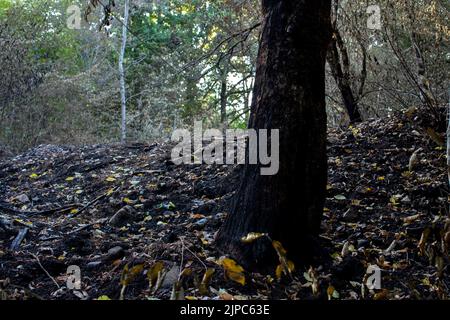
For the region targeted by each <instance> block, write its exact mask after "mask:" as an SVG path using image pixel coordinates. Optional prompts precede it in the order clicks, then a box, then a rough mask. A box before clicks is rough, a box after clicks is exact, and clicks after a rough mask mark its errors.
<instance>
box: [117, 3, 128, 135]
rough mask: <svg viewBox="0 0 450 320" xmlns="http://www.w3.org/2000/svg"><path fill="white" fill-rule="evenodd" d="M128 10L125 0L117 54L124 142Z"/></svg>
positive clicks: (125, 129)
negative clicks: (124, 66)
mask: <svg viewBox="0 0 450 320" xmlns="http://www.w3.org/2000/svg"><path fill="white" fill-rule="evenodd" d="M129 11H130V6H129V0H125V8H124V16H123V26H122V44H121V47H120V54H119V81H120V102H121V109H122V110H121V111H122V121H121V135H120V141H121V142H122V143H124V142H125V140H126V138H127V127H126V126H127V102H126V101H127V96H126V89H125V71H124V68H123V61H124V58H125V49H126V47H127V31H128V30H127V29H128V14H129Z"/></svg>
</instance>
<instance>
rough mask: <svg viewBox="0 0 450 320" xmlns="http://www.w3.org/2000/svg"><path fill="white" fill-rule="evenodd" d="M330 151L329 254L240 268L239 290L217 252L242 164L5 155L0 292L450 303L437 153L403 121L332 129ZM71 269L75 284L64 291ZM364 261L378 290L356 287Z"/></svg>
mask: <svg viewBox="0 0 450 320" xmlns="http://www.w3.org/2000/svg"><path fill="white" fill-rule="evenodd" d="M328 148H329V183H328V187H327V189H328V196H327V203H326V208H325V210H324V220H323V226H322V233H321V235H320V239H321V244H322V246H323V249H324V250H323V252H324V253H325V256H323V257H319V258H318V259H316V260H317V261H315V263H314V264H313V265H311V266H296V270H295V271H293V272H292V274H291V275H289V274H287V275H284V276H282V277H281V278H278V277H277V276H276V274H275V268H274V272H273V273H272V274H258V273H250V272H247V271H244V272H243V275H244V276H245V279H246V283H245V285H242V284H239V283H237V282H239V281H233V277H230V275H229V274H228V276H226V275H225V274H226V273H227V272H226V271H227V270H226V269H224V267H223V266H222V265H221V264H220V261H219V260H220V257H221V256H222V255H223V253H220V252H218V251H217V250H216V248H215V246H214V235H215V233H216V232H217V230H218V229H219V228H220V226H221V224H222V222H223V219H224V218H225V217H226V215H227V212H228V206H229V203H230V199H232V196H233V193H234V192H235V190H236V189H237V185H238V183H239V179H238V178H239V168H238V167H232V166H218V165H215V166H214V165H191V166H185V165H183V166H176V165H174V164H173V163H172V162H171V160H170V150H171V146H170V144H165V143H161V144H153V145H148V144H140V143H135V144H129V145H119V144H117V145H116V144H108V145H92V146H85V147H75V146H53V145H42V146H39V147H36V148H34V149H31V150H29V151H28V152H26V153H24V154H21V155H19V156H16V157H14V158H8V159H3V160H2V161H1V162H0V195H1V196H0V298H3V299H75V300H77V299H84V300H87V299H98V298H99V297H100V298H101V299H119V298H123V299H142V300H146V299H171V298H172V299H174V298H185V299H192V300H194V299H226V300H230V299H302V300H304V299H370V300H372V299H375V300H380V299H448V298H449V292H450V291H449V286H450V277H449V273H450V270H449V267H448V265H449V259H448V247H449V245H450V233H449V231H450V224H449V223H448V216H449V213H448V200H449V199H448V195H449V189H448V186H447V172H446V164H445V163H446V158H445V151H444V149H443V148H442V147H439V146H436V145H435V144H434V143H433V141H431V140H429V139H428V138H427V137H426V136H424V135H423V134H421V133H420V132H419V130H417V129H415V128H414V126H412V124H410V123H409V122H408V121H406V120H405V119H403V118H402V117H395V118H387V119H381V120H374V121H370V122H365V123H362V124H360V125H357V126H353V127H350V128H349V129H346V130H330V132H329V147H328ZM413 155H414V156H413ZM299 192H301V191H300V190H299ZM287 257H289V253H287ZM236 263H237V264H239V261H236ZM158 265H160V266H162V268H161V270H160V272H159V273H157V274H156V278H158V280H156V282H158V283H157V284H155V279H156V278H154V277H153V276H152V275H153V274H154V272H155V270H156V269H157V268H158ZM70 266H76V267H79V270H80V271H81V279H80V280H81V287H77V286H75V287H73V286H70V285H69V286H68V280H69V284H70V280H71V279H73V278H72V277H71V276H70V274H68V272H67V271H68V268H69V267H70ZM180 266H182V268H180ZM370 266H372V268H373V266H376V267H377V268H379V269H380V271H381V283H380V286H379V287H378V288H374V289H369V288H367V287H366V286H365V285H364V284H365V282H366V280H367V279H368V277H369V276H368V275H367V274H366V272H367V269H368V268H369V267H370ZM72 268H73V267H72ZM69 270H70V268H69ZM183 270H184V271H183ZM206 270H214V274H213V275H212V277H211V279H210V281H208V279H204V274H205V272H206ZM210 272H212V271H210ZM158 274H159V276H158ZM206 278H208V277H206ZM150 279H151V281H150ZM202 279H203V280H204V281H202ZM124 285H126V287H125V288H123V287H124ZM121 293H122V294H121Z"/></svg>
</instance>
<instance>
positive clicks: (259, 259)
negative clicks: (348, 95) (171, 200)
mask: <svg viewBox="0 0 450 320" xmlns="http://www.w3.org/2000/svg"><path fill="white" fill-rule="evenodd" d="M262 5H263V13H264V15H265V18H264V25H263V29H262V30H263V31H262V36H261V40H260V49H259V54H258V61H257V72H256V82H255V87H254V92H253V103H252V107H251V115H250V120H249V127H250V128H254V129H256V130H258V129H279V130H280V170H279V172H278V174H277V175H273V176H262V175H261V174H260V166H259V165H250V164H246V165H245V166H244V167H243V173H242V181H241V185H240V188H239V190H238V191H237V194H236V196H235V199H234V203H235V204H234V207H233V208H232V211H231V213H230V215H229V216H228V218H227V219H226V221H225V223H224V225H223V227H222V228H221V230H220V231H219V233H218V235H217V238H216V240H217V244H218V245H219V247H221V248H222V249H223V251H224V252H225V253H227V254H230V255H231V256H233V257H235V258H236V259H238V260H239V262H240V263H242V264H244V265H246V266H247V267H249V268H253V267H261V266H265V265H266V266H267V265H270V264H271V263H272V262H274V261H273V259H274V250H273V248H271V246H270V243H269V242H268V241H267V240H264V239H260V240H258V241H256V242H255V243H253V244H250V245H249V244H242V243H241V241H240V239H241V237H243V236H245V235H247V234H248V233H250V232H262V233H268V234H269V235H270V237H271V238H272V239H273V240H278V241H280V242H281V243H282V244H283V245H284V246H285V248H286V249H287V250H288V257H289V258H290V259H293V260H294V261H296V260H297V261H302V260H303V259H304V258H306V257H309V256H310V255H311V250H310V249H311V248H313V246H312V245H311V244H312V243H313V242H312V241H313V239H315V236H316V235H317V234H318V232H319V230H320V224H321V219H322V212H323V206H324V201H325V193H326V181H327V157H326V112H325V60H326V53H327V49H328V45H329V39H330V36H331V32H330V1H329V0H295V1H294V0H292V1H291V0H278V1H274V0H272V1H268V0H265V1H264V0H263V1H262ZM269 150H270V149H269ZM303 262H305V260H303Z"/></svg>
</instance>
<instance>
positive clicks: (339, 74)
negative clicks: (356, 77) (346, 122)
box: [327, 30, 362, 123]
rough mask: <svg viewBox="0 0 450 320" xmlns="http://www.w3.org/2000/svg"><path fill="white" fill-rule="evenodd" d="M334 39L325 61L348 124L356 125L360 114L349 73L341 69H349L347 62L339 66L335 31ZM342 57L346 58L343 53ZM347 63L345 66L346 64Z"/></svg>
mask: <svg viewBox="0 0 450 320" xmlns="http://www.w3.org/2000/svg"><path fill="white" fill-rule="evenodd" d="M334 35H335V36H334V38H333V40H332V41H331V44H330V48H329V51H328V55H327V61H328V64H329V65H330V69H331V74H332V76H333V79H334V81H335V82H336V84H337V86H338V88H339V91H340V92H341V96H342V102H343V103H344V107H345V109H346V110H347V113H348V116H349V118H350V123H357V122H361V121H362V117H361V113H360V112H359V110H358V102H357V100H356V98H355V95H354V94H353V89H352V86H351V84H350V74H349V72H344V70H343V68H345V69H346V70H349V69H350V64H349V60H348V58H347V59H343V63H342V64H341V59H340V57H339V49H338V45H337V41H336V39H335V38H336V37H340V35H339V32H338V31H337V30H336V31H335V33H334ZM343 55H345V56H347V53H346V52H344V53H343ZM346 63H347V64H346Z"/></svg>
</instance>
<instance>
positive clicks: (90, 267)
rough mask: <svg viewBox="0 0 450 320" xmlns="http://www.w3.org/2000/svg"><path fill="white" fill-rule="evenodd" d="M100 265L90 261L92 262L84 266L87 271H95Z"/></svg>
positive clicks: (99, 262)
mask: <svg viewBox="0 0 450 320" xmlns="http://www.w3.org/2000/svg"><path fill="white" fill-rule="evenodd" d="M101 264H102V262H101V261H92V262H89V263H88V264H87V265H86V268H88V269H95V268H97V267H98V266H100V265H101Z"/></svg>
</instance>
